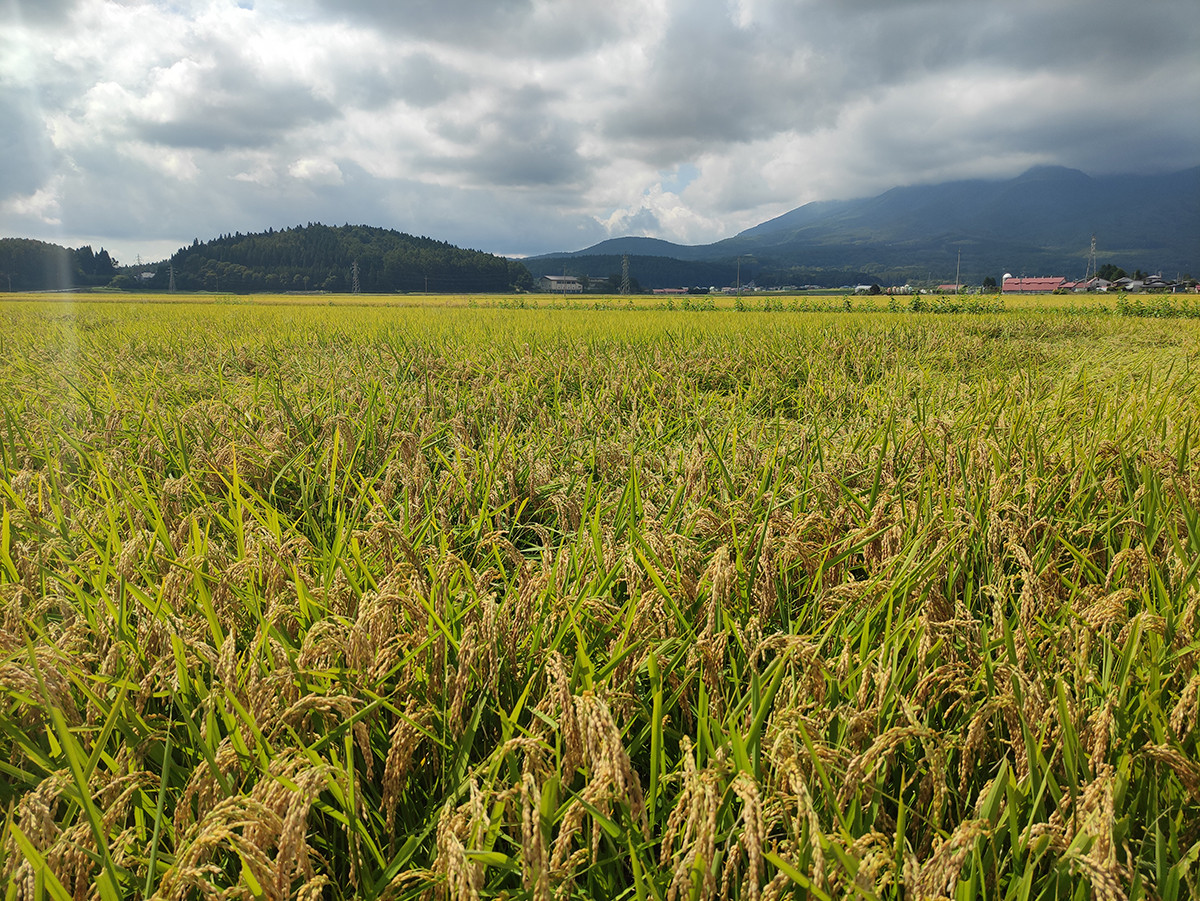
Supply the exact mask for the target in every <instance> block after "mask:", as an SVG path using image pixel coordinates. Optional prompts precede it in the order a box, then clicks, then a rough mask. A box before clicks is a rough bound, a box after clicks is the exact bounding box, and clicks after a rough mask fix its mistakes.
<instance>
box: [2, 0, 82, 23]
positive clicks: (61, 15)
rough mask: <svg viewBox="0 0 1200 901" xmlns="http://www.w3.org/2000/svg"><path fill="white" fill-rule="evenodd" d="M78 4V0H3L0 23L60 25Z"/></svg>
mask: <svg viewBox="0 0 1200 901" xmlns="http://www.w3.org/2000/svg"><path fill="white" fill-rule="evenodd" d="M79 6H80V0H3V2H0V23H8V24H10V25H11V24H24V25H30V26H34V27H39V28H41V27H46V26H55V25H62V24H63V23H64V22H66V21H67V19H69V18H70V17H71V15H72V14H73V13H74V12H75V11H76V9H77V8H78V7H79Z"/></svg>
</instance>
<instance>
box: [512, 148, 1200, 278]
mask: <svg viewBox="0 0 1200 901" xmlns="http://www.w3.org/2000/svg"><path fill="white" fill-rule="evenodd" d="M1093 235H1095V236H1096V243H1097V258H1098V261H1099V262H1100V263H1101V264H1103V263H1114V264H1116V265H1118V266H1121V267H1123V268H1125V269H1128V270H1129V271H1133V270H1134V269H1135V268H1140V269H1144V270H1146V271H1152V272H1157V271H1162V272H1163V273H1164V274H1165V275H1170V276H1175V275H1177V274H1182V273H1188V272H1190V273H1192V274H1200V167H1195V168H1192V169H1187V170H1184V171H1182V172H1174V173H1170V174H1166V175H1114V176H1102V177H1092V176H1088V175H1086V174H1084V173H1083V172H1080V171H1078V170H1075V169H1067V168H1063V167H1057V166H1043V167H1035V168H1033V169H1030V170H1028V171H1027V172H1025V173H1024V174H1022V175H1020V176H1018V177H1017V178H1013V179H1007V180H996V181H991V180H968V181H954V182H947V183H945V184H939V185H921V186H913V187H900V188H893V189H892V190H890V191H885V192H884V193H882V194H879V195H877V196H875V197H867V198H861V199H856V200H842V201H820V202H815V203H809V204H805V205H804V206H801V207H798V208H797V209H794V210H792V211H790V212H788V213H784V214H783V215H782V216H778V217H776V218H774V219H771V220H768V221H766V222H763V223H761V224H759V225H756V226H754V227H753V228H748V229H746V230H745V231H743V232H740V233H739V234H737V235H735V236H733V237H731V238H727V239H725V240H723V241H718V242H715V243H713V244H702V245H690V246H689V245H681V244H672V243H671V242H668V241H662V240H658V239H655V238H639V237H624V238H613V239H610V240H607V241H602V242H600V243H599V244H595V245H593V246H591V247H587V248H585V249H583V250H579V251H574V252H569V253H555V254H547V255H544V256H541V257H535V258H532V259H528V260H526V261H525V263H526V265H527V266H529V268H530V271H531V272H533V273H534V274H535V275H540V274H543V273H545V272H560V271H561V270H562V268H563V260H570V259H576V258H586V259H588V260H589V262H590V264H591V265H592V266H594V267H597V268H601V269H604V268H607V269H611V268H612V267H613V266H616V267H617V268H619V266H620V256H621V255H622V254H630V255H631V256H632V257H634V258H635V259H636V258H640V257H655V258H664V257H665V258H671V259H674V260H679V261H688V262H697V263H704V264H706V266H707V267H708V268H710V269H711V264H714V263H722V264H725V265H726V266H727V267H728V266H729V265H730V264H731V263H733V262H736V260H737V258H738V257H739V256H741V257H742V267H743V278H744V279H745V280H748V279H749V278H750V277H754V278H756V279H757V280H758V282H759V283H760V284H763V283H780V282H804V283H808V282H815V283H818V284H828V283H831V281H832V282H833V283H837V282H840V281H842V280H843V277H845V276H848V275H850V274H858V275H869V276H871V277H872V278H873V279H874V280H877V281H881V282H889V283H891V282H904V281H906V280H935V281H938V280H940V281H953V280H954V276H955V270H956V266H957V265H958V260H959V253H960V252H961V255H962V256H961V259H962V269H961V279H962V280H963V281H964V282H969V283H975V284H978V283H979V282H981V281H982V280H983V279H984V278H986V277H987V276H992V277H993V278H996V279H999V277H1000V276H1001V275H1003V273H1004V272H1013V273H1026V274H1029V275H1033V274H1045V275H1063V276H1067V277H1079V276H1082V275H1083V273H1084V270H1085V268H1086V266H1087V257H1088V249H1089V246H1090V242H1091V238H1092V236H1093ZM568 268H570V266H569V264H568ZM655 268H661V267H655ZM634 269H636V265H635V266H634ZM589 274H600V273H589ZM697 274H698V275H699V274H700V273H699V272H698V273H697ZM639 278H640V279H641V281H642V283H643V284H644V285H647V286H650V287H656V286H657V285H655V284H654V282H655V279H654V278H644V277H641V276H640V275H639ZM700 283H704V282H702V281H701V282H700Z"/></svg>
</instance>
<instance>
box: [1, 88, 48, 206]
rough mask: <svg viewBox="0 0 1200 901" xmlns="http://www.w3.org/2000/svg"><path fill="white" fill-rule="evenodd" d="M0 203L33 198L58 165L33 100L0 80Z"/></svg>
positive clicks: (44, 125) (43, 123)
mask: <svg viewBox="0 0 1200 901" xmlns="http://www.w3.org/2000/svg"><path fill="white" fill-rule="evenodd" d="M0 122H2V123H4V125H3V128H0V160H3V161H4V163H3V164H2V165H0V199H3V198H6V197H11V196H12V195H25V194H32V193H33V192H35V191H36V190H37V189H38V188H40V187H41V186H42V184H43V183H44V182H45V181H46V179H47V178H49V177H50V175H51V174H52V173H53V172H54V170H55V168H56V167H57V166H58V165H59V164H60V163H61V158H60V155H59V153H58V151H57V150H56V149H55V147H54V144H53V143H52V141H51V140H50V135H49V133H48V132H47V130H46V124H45V122H44V121H43V120H42V117H41V116H40V114H39V110H38V108H37V104H36V102H35V99H34V98H33V97H32V96H31V95H29V94H27V93H24V92H21V91H18V90H15V89H13V88H12V86H10V85H6V84H5V83H4V81H3V79H0Z"/></svg>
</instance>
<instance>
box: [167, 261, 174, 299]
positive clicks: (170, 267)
mask: <svg viewBox="0 0 1200 901" xmlns="http://www.w3.org/2000/svg"><path fill="white" fill-rule="evenodd" d="M167 272H168V273H169V274H170V276H171V281H170V284H168V285H167V290H168V291H170V292H171V293H172V294H174V293H175V264H174V263H171V264H170V265H168V266H167Z"/></svg>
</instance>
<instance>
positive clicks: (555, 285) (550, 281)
mask: <svg viewBox="0 0 1200 901" xmlns="http://www.w3.org/2000/svg"><path fill="white" fill-rule="evenodd" d="M538 287H539V288H541V289H542V290H543V291H550V292H552V293H554V294H582V293H583V283H582V282H581V281H580V280H579V279H578V278H577V277H576V276H574V275H543V276H542V277H541V278H540V279H539V280H538Z"/></svg>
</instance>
